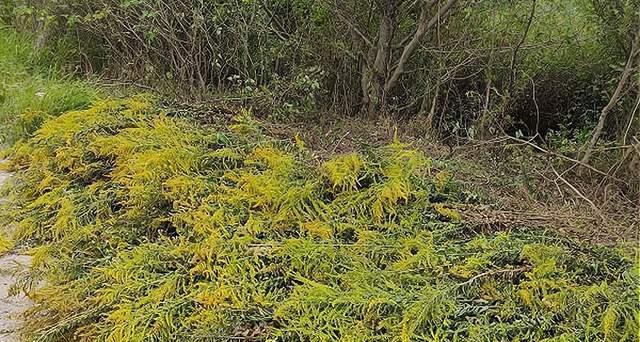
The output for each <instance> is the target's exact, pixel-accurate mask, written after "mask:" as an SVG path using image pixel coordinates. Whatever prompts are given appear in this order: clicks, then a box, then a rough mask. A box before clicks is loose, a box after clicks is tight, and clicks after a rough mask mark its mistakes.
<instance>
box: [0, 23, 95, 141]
mask: <svg viewBox="0 0 640 342" xmlns="http://www.w3.org/2000/svg"><path fill="white" fill-rule="evenodd" d="M44 65H46V67H45V66H44ZM96 93H97V91H96V89H95V87H94V86H92V85H91V84H89V83H87V82H84V81H77V80H73V79H70V78H69V77H63V76H61V74H60V73H59V72H58V70H56V67H55V66H54V65H53V64H51V63H50V61H40V56H39V53H38V52H37V51H34V49H33V39H31V37H29V36H27V35H24V34H20V33H17V32H16V31H15V30H14V29H12V28H9V27H4V26H2V22H0V145H11V144H13V143H15V142H16V141H18V140H20V139H25V138H28V137H29V136H30V135H31V134H32V133H33V132H34V131H35V130H36V129H38V128H39V127H40V125H42V123H43V122H44V121H46V120H47V119H48V118H50V117H52V116H57V115H60V114H61V113H64V112H66V111H69V110H73V109H81V108H85V107H86V106H88V105H89V104H90V103H91V100H93V99H94V98H95V97H96Z"/></svg>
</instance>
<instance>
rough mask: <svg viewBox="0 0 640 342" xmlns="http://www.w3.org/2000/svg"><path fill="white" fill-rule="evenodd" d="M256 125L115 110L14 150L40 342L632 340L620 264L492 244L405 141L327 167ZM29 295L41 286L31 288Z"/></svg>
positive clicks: (534, 244) (105, 108)
mask: <svg viewBox="0 0 640 342" xmlns="http://www.w3.org/2000/svg"><path fill="white" fill-rule="evenodd" d="M311 161H312V158H311V156H310V155H309V152H308V151H306V150H305V149H304V148H303V147H302V144H300V143H298V144H289V143H286V142H283V141H277V140H274V139H270V138H269V137H267V136H265V135H264V134H263V133H262V132H261V129H260V127H259V125H257V124H256V123H255V122H253V121H252V120H251V119H250V118H248V116H246V115H245V116H240V117H239V118H238V119H237V121H236V123H235V124H233V125H230V126H229V127H221V128H219V129H213V128H202V127H199V126H197V125H194V124H191V123H190V122H188V121H187V120H186V119H180V118H176V117H171V116H167V115H165V114H163V113H161V112H159V111H158V110H155V109H153V107H152V105H151V104H150V103H149V101H147V100H144V99H142V98H131V99H127V100H104V101H101V102H97V103H95V104H94V105H93V107H91V108H90V109H88V110H84V111H75V112H68V113H66V114H63V115H62V116H60V117H58V118H54V119H52V120H51V121H49V122H47V123H45V124H44V126H43V127H42V128H41V129H40V130H38V131H37V132H36V134H35V136H34V137H33V138H32V139H30V140H29V141H27V142H24V143H22V144H20V145H18V146H17V147H15V149H14V152H13V154H12V158H11V162H12V167H13V168H14V169H15V170H16V177H15V182H14V184H13V186H12V189H11V193H10V195H11V196H10V198H11V202H10V203H9V208H8V209H7V210H5V211H4V212H5V213H6V214H5V216H6V217H5V219H7V220H11V221H14V222H16V224H15V226H16V231H15V234H14V238H15V240H16V241H17V242H18V243H23V244H29V245H31V246H33V247H32V248H31V249H30V252H31V254H32V255H33V258H34V259H33V260H34V263H33V266H32V270H31V272H30V275H29V277H28V278H25V279H23V280H24V282H23V284H22V285H23V286H24V288H25V289H27V290H28V291H30V293H31V295H32V297H33V298H34V299H35V301H36V303H37V305H36V307H35V308H34V310H33V311H32V312H31V318H30V325H29V327H28V328H29V331H28V333H29V336H30V337H31V338H33V339H36V340H39V341H70V340H78V341H83V340H87V341H88V340H91V341H93V340H98V341H196V340H209V341H211V340H217V341H227V340H233V339H255V340H269V341H336V340H340V341H541V340H548V341H551V340H554V341H601V340H610V341H623V340H627V341H635V340H637V338H638V317H639V316H638V302H637V295H636V293H635V289H636V288H637V286H638V280H637V272H635V271H634V269H635V266H634V262H633V261H632V260H630V259H629V258H628V257H625V256H624V255H623V254H622V253H621V252H616V251H612V250H604V249H598V248H592V247H583V246H579V245H576V244H573V243H570V242H567V241H564V240H560V239H554V238H551V237H548V236H540V235H539V234H538V236H534V235H527V234H525V233H522V232H520V233H518V232H511V233H508V232H486V233H482V232H479V231H477V230H475V229H473V228H472V227H469V226H467V225H465V223H464V220H463V218H462V217H461V215H460V213H459V212H458V211H457V210H456V209H455V207H456V204H457V203H460V202H464V201H465V200H466V198H467V196H465V194H464V193H463V192H461V191H460V190H459V189H457V187H456V185H455V183H454V182H453V181H452V179H451V177H450V176H449V175H447V174H445V173H436V172H435V170H431V166H430V161H429V159H428V158H426V157H425V156H423V155H422V154H421V153H419V152H417V151H415V150H413V149H411V148H410V147H409V146H407V145H404V144H401V143H399V142H395V143H393V144H391V145H388V146H386V147H383V148H380V149H377V150H375V151H373V152H372V153H370V155H361V154H355V153H354V154H347V155H342V156H338V157H335V158H334V159H332V160H329V161H326V162H324V163H323V164H322V165H319V166H317V167H316V166H314V163H313V162H311ZM31 284H39V285H38V286H32V285H31Z"/></svg>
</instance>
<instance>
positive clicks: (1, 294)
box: [0, 171, 32, 342]
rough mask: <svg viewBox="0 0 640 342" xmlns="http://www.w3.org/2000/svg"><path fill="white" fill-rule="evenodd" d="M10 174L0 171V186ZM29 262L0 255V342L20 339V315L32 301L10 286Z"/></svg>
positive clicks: (29, 258) (16, 256)
mask: <svg viewBox="0 0 640 342" xmlns="http://www.w3.org/2000/svg"><path fill="white" fill-rule="evenodd" d="M10 176H11V175H10V174H8V173H6V172H2V171H0V186H1V185H2V184H4V183H5V182H6V181H7V180H8V179H9V177H10ZM30 263H31V257H30V256H28V255H20V254H17V253H11V254H7V255H4V256H2V257H0V342H17V341H20V337H19V334H18V329H19V328H20V325H21V322H22V320H21V318H20V316H21V315H22V314H23V313H24V312H25V311H26V310H28V309H29V308H30V307H31V305H32V302H31V300H30V299H29V298H28V297H27V296H25V295H24V294H23V293H22V292H18V293H17V294H13V293H12V291H11V288H12V286H13V285H14V284H15V282H16V275H17V274H19V273H21V272H22V271H25V270H26V269H27V268H28V267H29V264H30Z"/></svg>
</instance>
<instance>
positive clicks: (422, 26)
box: [384, 0, 458, 91]
mask: <svg viewBox="0 0 640 342" xmlns="http://www.w3.org/2000/svg"><path fill="white" fill-rule="evenodd" d="M457 2H458V0H449V1H447V3H446V4H445V5H444V6H443V7H441V8H440V9H439V10H438V12H437V13H436V14H435V15H434V16H433V17H432V18H431V19H430V20H427V18H428V17H427V14H428V13H427V12H428V10H429V8H430V6H428V5H425V6H424V7H423V9H422V11H421V13H420V23H419V24H418V28H417V29H416V32H415V34H414V35H413V38H411V40H410V41H409V42H408V43H407V45H406V46H405V47H404V49H403V50H402V55H401V56H400V60H399V61H398V66H397V67H396V68H395V70H394V71H393V74H391V76H390V77H389V79H388V80H387V82H386V83H385V86H384V88H385V91H389V90H390V89H392V88H393V87H394V86H395V85H396V83H397V82H398V79H400V76H401V75H402V74H403V73H404V68H405V65H406V63H407V61H408V60H409V58H411V55H412V54H413V52H414V51H415V50H416V48H417V47H418V45H419V44H420V41H421V40H422V38H423V37H424V35H425V34H426V33H427V32H428V31H429V29H430V28H431V27H433V25H435V24H436V23H438V21H439V20H440V19H441V18H442V17H443V16H444V15H445V14H446V13H447V12H449V10H451V8H452V7H453V6H454V5H455V4H456V3H457Z"/></svg>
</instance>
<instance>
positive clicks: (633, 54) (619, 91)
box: [580, 31, 640, 164]
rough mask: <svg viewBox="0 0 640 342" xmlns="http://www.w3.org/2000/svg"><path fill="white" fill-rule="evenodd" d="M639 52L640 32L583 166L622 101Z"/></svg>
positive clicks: (595, 131)
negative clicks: (614, 110)
mask: <svg viewBox="0 0 640 342" xmlns="http://www.w3.org/2000/svg"><path fill="white" fill-rule="evenodd" d="M639 50H640V31H638V32H637V33H636V36H635V38H634V40H633V44H632V46H631V52H630V53H629V58H628V59H627V64H626V65H625V66H624V70H623V71H622V75H621V76H620V80H619V81H618V86H617V87H616V90H615V91H614V92H613V95H611V98H610V99H609V103H607V105H606V106H605V107H604V108H603V109H602V112H600V118H599V119H598V124H597V125H596V128H595V129H594V130H593V135H591V140H589V143H588V144H587V145H586V146H585V149H584V155H583V156H582V159H581V160H580V162H582V163H583V164H587V163H588V162H589V159H591V154H592V153H593V148H594V147H595V146H596V143H598V140H599V139H600V136H601V135H602V130H603V129H604V124H605V122H606V121H607V117H608V115H609V112H611V110H612V109H613V108H614V107H615V106H616V104H617V103H618V99H620V96H621V95H622V92H623V90H624V87H625V84H626V83H627V79H629V76H630V75H631V72H632V71H633V68H634V65H635V64H636V56H637V55H638V52H639Z"/></svg>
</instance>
